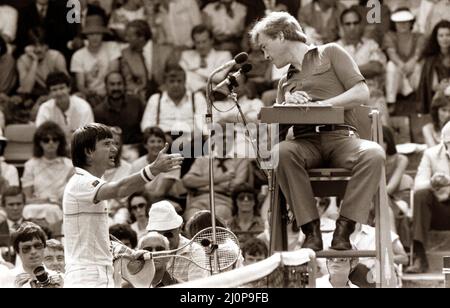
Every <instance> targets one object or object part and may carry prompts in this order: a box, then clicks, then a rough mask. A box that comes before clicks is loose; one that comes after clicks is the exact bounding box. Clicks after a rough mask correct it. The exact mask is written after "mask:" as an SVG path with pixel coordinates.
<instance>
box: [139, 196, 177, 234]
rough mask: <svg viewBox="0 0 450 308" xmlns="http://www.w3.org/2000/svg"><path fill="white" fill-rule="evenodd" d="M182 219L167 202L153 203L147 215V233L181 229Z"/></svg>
mask: <svg viewBox="0 0 450 308" xmlns="http://www.w3.org/2000/svg"><path fill="white" fill-rule="evenodd" d="M182 224H183V218H182V217H181V216H180V215H178V214H177V212H176V211H175V208H174V206H173V205H172V203H170V202H169V201H167V200H163V201H160V202H157V203H153V204H152V206H151V207H150V211H149V213H148V225H147V230H148V231H167V230H173V229H177V228H179V227H181V225H182Z"/></svg>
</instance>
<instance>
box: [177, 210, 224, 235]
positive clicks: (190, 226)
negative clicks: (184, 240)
mask: <svg viewBox="0 0 450 308" xmlns="http://www.w3.org/2000/svg"><path fill="white" fill-rule="evenodd" d="M211 226H212V217H211V211H209V210H202V211H199V212H197V213H195V215H194V216H192V217H191V219H189V220H188V221H187V222H186V225H185V227H184V230H185V232H186V236H187V237H188V238H189V239H192V238H193V237H194V236H195V235H196V234H197V233H199V232H200V231H202V230H204V229H206V228H211ZM216 227H219V228H227V224H226V222H225V221H223V220H222V219H221V218H220V217H217V216H216Z"/></svg>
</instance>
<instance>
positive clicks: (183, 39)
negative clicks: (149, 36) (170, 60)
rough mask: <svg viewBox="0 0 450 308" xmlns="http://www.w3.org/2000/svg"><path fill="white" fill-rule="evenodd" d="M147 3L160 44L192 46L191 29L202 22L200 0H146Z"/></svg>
mask: <svg viewBox="0 0 450 308" xmlns="http://www.w3.org/2000/svg"><path fill="white" fill-rule="evenodd" d="M149 2H153V3H149ZM146 3H148V4H146V13H147V19H148V21H149V24H150V25H151V27H152V29H154V30H155V32H157V34H158V35H157V38H156V41H157V42H158V43H159V44H169V45H172V46H174V47H176V48H177V49H180V50H183V49H189V48H192V38H191V31H192V29H193V28H194V27H195V26H197V25H199V24H200V23H201V22H202V16H201V13H200V8H199V5H198V1H196V0H170V1H146ZM180 25H182V26H180Z"/></svg>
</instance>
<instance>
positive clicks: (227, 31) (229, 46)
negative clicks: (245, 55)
mask: <svg viewBox="0 0 450 308" xmlns="http://www.w3.org/2000/svg"><path fill="white" fill-rule="evenodd" d="M202 12H203V20H204V23H205V24H206V25H208V27H209V28H210V29H212V33H213V37H214V39H215V46H216V48H217V49H218V50H228V51H230V52H231V53H232V54H233V55H235V54H237V53H238V52H239V49H240V47H239V46H240V43H241V40H242V37H243V35H244V29H245V18H246V15H247V7H246V6H245V5H243V4H241V3H239V2H238V1H235V0H219V1H217V2H214V3H209V4H207V5H206V6H205V7H204V8H203V10H202Z"/></svg>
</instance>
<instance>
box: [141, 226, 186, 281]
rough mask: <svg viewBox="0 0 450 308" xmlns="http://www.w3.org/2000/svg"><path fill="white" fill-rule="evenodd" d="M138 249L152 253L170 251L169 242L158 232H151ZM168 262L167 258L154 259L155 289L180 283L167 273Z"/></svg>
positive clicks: (142, 240)
mask: <svg viewBox="0 0 450 308" xmlns="http://www.w3.org/2000/svg"><path fill="white" fill-rule="evenodd" d="M138 248H139V249H140V250H147V251H150V252H160V251H164V250H169V240H168V239H167V238H166V237H164V236H163V235H161V234H159V233H158V232H149V233H148V234H146V235H145V236H144V237H143V238H142V239H141V240H140V241H139V244H138ZM167 262H168V259H167V258H158V259H154V263H155V276H154V277H153V281H152V284H151V286H152V287H153V288H162V287H166V286H170V285H174V284H177V283H178V281H177V280H176V279H175V278H173V277H172V276H171V275H170V273H169V272H168V271H167V269H166V266H167Z"/></svg>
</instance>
